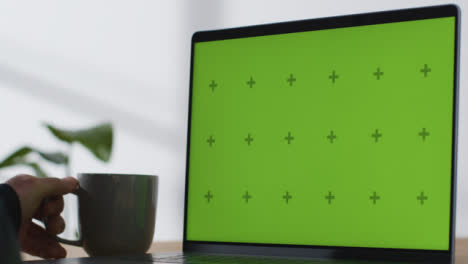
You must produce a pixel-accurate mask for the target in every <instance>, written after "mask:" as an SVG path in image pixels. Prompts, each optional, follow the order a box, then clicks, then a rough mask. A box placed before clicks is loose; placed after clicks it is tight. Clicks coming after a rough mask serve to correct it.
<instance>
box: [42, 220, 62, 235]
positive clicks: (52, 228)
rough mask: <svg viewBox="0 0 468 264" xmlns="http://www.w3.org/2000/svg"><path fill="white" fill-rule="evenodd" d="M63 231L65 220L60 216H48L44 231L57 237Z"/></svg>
mask: <svg viewBox="0 0 468 264" xmlns="http://www.w3.org/2000/svg"><path fill="white" fill-rule="evenodd" d="M63 230H65V220H63V218H62V217H61V216H60V215H54V216H50V217H49V218H48V220H47V226H46V231H47V233H48V234H50V235H57V234H60V233H62V232H63Z"/></svg>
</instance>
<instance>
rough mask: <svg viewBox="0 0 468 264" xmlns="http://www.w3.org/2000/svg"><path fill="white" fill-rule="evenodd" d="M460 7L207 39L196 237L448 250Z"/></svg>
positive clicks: (190, 214) (194, 200)
mask: <svg viewBox="0 0 468 264" xmlns="http://www.w3.org/2000/svg"><path fill="white" fill-rule="evenodd" d="M454 45H455V17H445V18H436V19H423V20H414V21H406V22H395V23H385V24H376V25H366V26H356V27H345V28H336V29H326V30H316V31H307V32H298V33H287V34H276V35H267V36H257V37H246V38H235V39H227V40H216V41H204V42H196V43H195V44H194V50H193V52H194V53H193V56H194V57H193V68H192V70H193V72H192V74H193V79H192V98H191V103H192V106H191V112H190V118H191V126H190V131H189V132H190V143H189V144H190V145H189V148H190V149H189V166H188V192H187V216H186V217H187V218H186V239H187V240H188V241H211V242H237V243H261V244H286V245H287V244H294V245H313V246H345V247H374V248H398V249H424V250H448V249H449V240H450V221H451V218H450V215H451V213H450V210H451V206H450V205H451V184H452V182H451V181H452V173H451V172H452V131H453V109H454V107H453V102H454V79H453V78H454V52H455V51H454V49H455V48H454V47H455V46H454Z"/></svg>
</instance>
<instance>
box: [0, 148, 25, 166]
mask: <svg viewBox="0 0 468 264" xmlns="http://www.w3.org/2000/svg"><path fill="white" fill-rule="evenodd" d="M31 152H32V148H30V147H21V148H19V149H18V150H16V151H15V152H13V153H12V154H10V155H9V156H8V157H6V158H5V159H4V160H3V161H2V162H0V168H5V167H10V166H14V165H17V164H23V163H24V162H25V160H26V159H25V157H26V155H28V154H29V153H31Z"/></svg>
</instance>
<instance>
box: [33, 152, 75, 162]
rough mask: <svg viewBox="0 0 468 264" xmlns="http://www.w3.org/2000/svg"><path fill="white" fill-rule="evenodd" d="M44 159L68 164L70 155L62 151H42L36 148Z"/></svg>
mask: <svg viewBox="0 0 468 264" xmlns="http://www.w3.org/2000/svg"><path fill="white" fill-rule="evenodd" d="M34 152H37V153H38V154H39V155H40V156H41V157H42V158H43V159H45V160H48V161H50V162H53V163H55V164H67V163H68V156H67V155H66V154H64V153H62V152H42V151H38V150H36V149H34Z"/></svg>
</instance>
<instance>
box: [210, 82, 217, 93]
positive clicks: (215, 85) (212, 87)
mask: <svg viewBox="0 0 468 264" xmlns="http://www.w3.org/2000/svg"><path fill="white" fill-rule="evenodd" d="M208 86H209V87H210V88H211V91H212V92H214V90H215V88H216V87H217V86H218V84H217V83H216V82H215V81H214V80H212V81H211V83H210V85H208Z"/></svg>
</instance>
